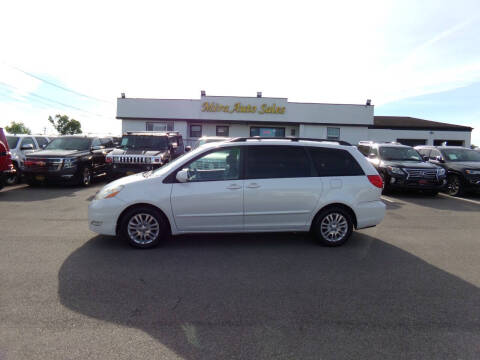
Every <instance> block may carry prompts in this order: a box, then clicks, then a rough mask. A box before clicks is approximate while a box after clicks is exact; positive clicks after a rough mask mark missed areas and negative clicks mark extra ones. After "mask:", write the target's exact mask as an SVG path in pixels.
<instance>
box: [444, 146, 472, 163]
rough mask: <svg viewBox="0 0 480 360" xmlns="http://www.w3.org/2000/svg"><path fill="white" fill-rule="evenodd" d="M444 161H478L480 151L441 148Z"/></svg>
mask: <svg viewBox="0 0 480 360" xmlns="http://www.w3.org/2000/svg"><path fill="white" fill-rule="evenodd" d="M442 153H443V156H444V157H445V161H454V162H458V161H474V162H476V161H480V152H478V151H475V150H470V149H446V150H442Z"/></svg>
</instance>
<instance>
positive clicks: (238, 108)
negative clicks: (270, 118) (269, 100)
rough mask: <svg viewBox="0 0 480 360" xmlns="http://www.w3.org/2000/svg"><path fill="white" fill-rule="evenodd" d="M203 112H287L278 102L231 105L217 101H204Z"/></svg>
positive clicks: (280, 113) (281, 113)
mask: <svg viewBox="0 0 480 360" xmlns="http://www.w3.org/2000/svg"><path fill="white" fill-rule="evenodd" d="M202 112H224V113H230V114H233V113H242V114H248V113H250V114H261V115H262V114H276V115H278V114H279V115H283V114H285V106H277V105H276V104H271V105H268V104H262V106H256V105H250V104H242V103H239V102H238V103H235V104H234V105H233V106H231V105H222V104H218V103H215V102H204V103H203V104H202Z"/></svg>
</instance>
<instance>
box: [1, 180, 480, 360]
mask: <svg viewBox="0 0 480 360" xmlns="http://www.w3.org/2000/svg"><path fill="white" fill-rule="evenodd" d="M101 186H102V184H96V185H94V186H92V187H90V188H87V189H82V188H78V187H47V188H30V187H28V186H25V185H19V186H15V187H8V188H5V189H4V190H2V191H1V192H0V214H1V215H0V242H1V252H0V359H1V360H6V359H9V360H10V359H87V358H90V359H167V358H168V359H170V358H171V359H479V358H480V289H479V286H480V261H479V254H480V197H479V196H475V195H472V196H469V197H468V198H465V199H454V198H450V197H447V196H444V195H442V196H439V197H437V198H432V197H429V196H425V195H419V194H393V195H390V196H388V197H385V202H386V204H387V208H388V210H387V215H386V218H385V220H384V221H383V223H382V224H381V225H380V226H378V227H376V228H371V229H366V230H362V231H359V232H357V233H355V234H354V235H353V237H352V239H351V240H350V241H349V242H348V243H347V244H346V245H345V246H343V247H340V248H324V247H320V246H317V245H315V244H314V243H312V241H311V240H310V239H309V237H308V236H306V235H300V234H268V235H265V234H263V235H248V236H247V235H242V236H240V235H235V236H234V235H228V236H225V235H222V236H218V235H215V236H205V235H203V236H181V237H176V238H173V239H171V240H169V241H168V242H167V243H166V244H164V245H163V246H162V247H159V248H156V249H154V250H147V251H145V250H136V249H132V248H130V247H129V246H128V245H126V244H124V243H120V242H118V241H117V240H116V239H114V238H111V237H103V236H97V235H95V234H93V233H92V232H90V231H89V230H88V226H87V205H88V202H89V200H90V199H91V198H92V196H93V195H94V193H95V192H96V191H97V190H98V189H99V188H100V187H101Z"/></svg>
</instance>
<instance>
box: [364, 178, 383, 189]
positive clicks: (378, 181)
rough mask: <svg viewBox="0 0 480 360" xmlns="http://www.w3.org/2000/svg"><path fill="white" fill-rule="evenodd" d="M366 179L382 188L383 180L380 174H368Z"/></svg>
mask: <svg viewBox="0 0 480 360" xmlns="http://www.w3.org/2000/svg"><path fill="white" fill-rule="evenodd" d="M367 177H368V180H369V181H370V183H371V184H372V185H373V186H375V187H377V188H379V189H382V188H383V180H382V177H381V176H380V175H368V176H367Z"/></svg>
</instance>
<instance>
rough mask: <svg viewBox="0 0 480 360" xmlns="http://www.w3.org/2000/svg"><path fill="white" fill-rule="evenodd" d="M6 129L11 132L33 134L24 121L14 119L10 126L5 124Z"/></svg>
mask: <svg viewBox="0 0 480 360" xmlns="http://www.w3.org/2000/svg"><path fill="white" fill-rule="evenodd" d="M5 130H7V132H8V133H10V134H31V133H32V132H31V131H30V129H29V128H27V127H26V126H25V124H24V123H23V122H15V121H12V122H11V123H10V126H5Z"/></svg>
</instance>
